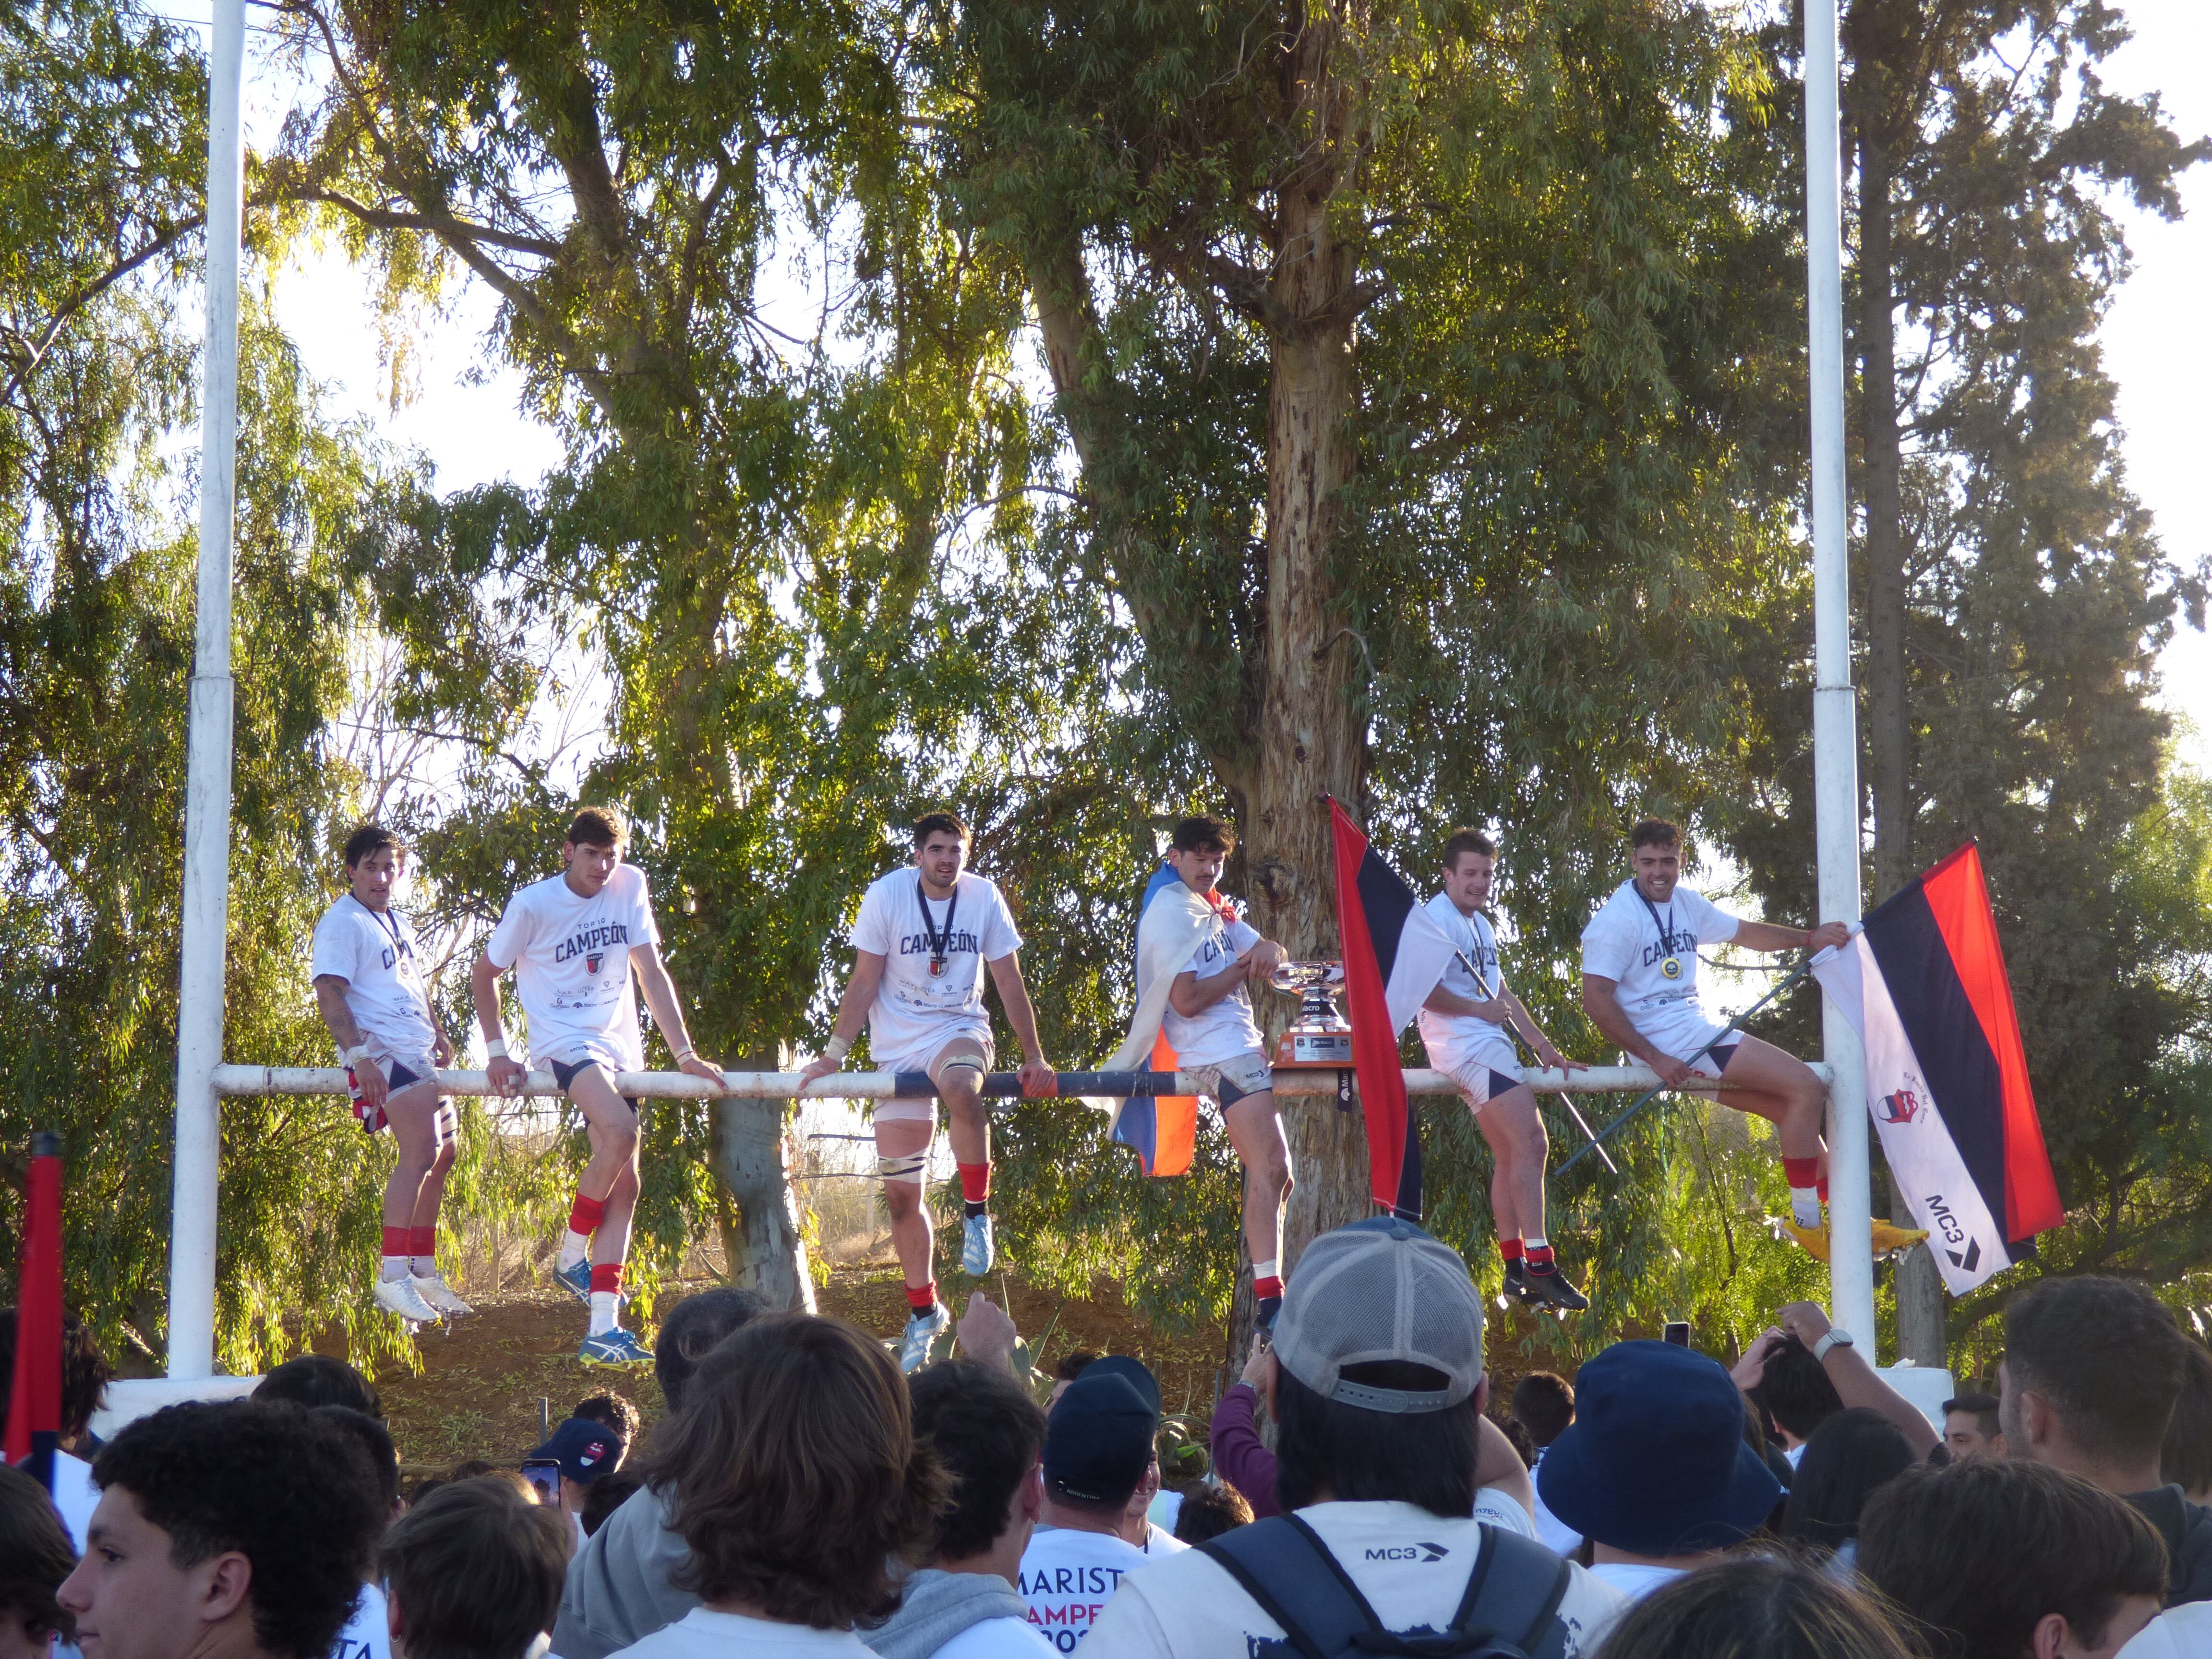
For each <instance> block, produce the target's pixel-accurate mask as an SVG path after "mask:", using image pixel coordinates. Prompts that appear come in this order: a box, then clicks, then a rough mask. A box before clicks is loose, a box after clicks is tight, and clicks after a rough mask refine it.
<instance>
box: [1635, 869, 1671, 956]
mask: <svg viewBox="0 0 2212 1659" xmlns="http://www.w3.org/2000/svg"><path fill="white" fill-rule="evenodd" d="M1629 886H1630V887H1631V888H1633V889H1634V890H1635V893H1636V896H1637V897H1638V898H1640V899H1643V900H1644V908H1645V909H1647V910H1649V911H1650V913H1651V925H1652V926H1653V927H1656V928H1657V929H1658V930H1659V948H1660V949H1661V950H1662V951H1665V952H1666V953H1667V957H1668V960H1669V961H1670V962H1671V961H1672V960H1673V959H1674V905H1673V904H1672V903H1671V902H1669V903H1668V906H1667V920H1666V921H1663V922H1662V921H1660V920H1659V907H1658V906H1657V905H1656V904H1654V903H1653V902H1651V901H1650V899H1649V898H1647V897H1645V896H1644V890H1643V889H1642V888H1641V887H1638V886H1637V885H1636V884H1635V883H1634V882H1630V883H1629Z"/></svg>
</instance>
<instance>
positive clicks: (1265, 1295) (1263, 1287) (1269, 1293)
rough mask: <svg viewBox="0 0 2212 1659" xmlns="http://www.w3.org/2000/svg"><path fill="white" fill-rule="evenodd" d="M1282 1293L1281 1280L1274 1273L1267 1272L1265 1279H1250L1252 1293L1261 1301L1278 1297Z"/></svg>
mask: <svg viewBox="0 0 2212 1659" xmlns="http://www.w3.org/2000/svg"><path fill="white" fill-rule="evenodd" d="M1282 1293H1283V1281H1282V1279H1280V1278H1279V1276H1278V1275H1276V1274H1274V1273H1269V1274H1268V1275H1267V1277H1266V1278H1265V1279H1254V1280H1253V1281H1252V1294H1253V1295H1254V1296H1255V1297H1259V1299H1260V1300H1261V1301H1262V1302H1265V1301H1267V1300H1269V1299H1270V1298H1271V1297H1279V1296H1280V1295H1282Z"/></svg>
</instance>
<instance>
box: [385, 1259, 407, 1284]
mask: <svg viewBox="0 0 2212 1659" xmlns="http://www.w3.org/2000/svg"><path fill="white" fill-rule="evenodd" d="M379 1277H380V1278H381V1279H384V1280H385V1281H386V1283H387V1284H389V1283H391V1282H392V1281H393V1280H395V1279H404V1278H406V1277H407V1258H406V1257H405V1256H404V1255H387V1256H386V1257H385V1258H384V1271H383V1273H380V1275H379Z"/></svg>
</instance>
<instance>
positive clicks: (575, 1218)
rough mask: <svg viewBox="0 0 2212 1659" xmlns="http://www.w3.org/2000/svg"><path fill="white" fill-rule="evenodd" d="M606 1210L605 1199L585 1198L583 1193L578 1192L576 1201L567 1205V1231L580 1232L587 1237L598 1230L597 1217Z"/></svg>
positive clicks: (602, 1214)
mask: <svg viewBox="0 0 2212 1659" xmlns="http://www.w3.org/2000/svg"><path fill="white" fill-rule="evenodd" d="M606 1212H607V1201H606V1200H605V1199H604V1198H586V1197H585V1196H584V1195H583V1194H581V1193H578V1194H576V1201H575V1202H574V1204H571V1205H570V1206H568V1231H570V1232H572V1233H581V1234H582V1235H583V1236H584V1237H586V1238H589V1237H591V1236H592V1234H593V1233H595V1232H597V1231H599V1218H601V1217H602V1216H604V1215H605V1214H606Z"/></svg>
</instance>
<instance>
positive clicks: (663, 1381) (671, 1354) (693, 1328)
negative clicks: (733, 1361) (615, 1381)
mask: <svg viewBox="0 0 2212 1659" xmlns="http://www.w3.org/2000/svg"><path fill="white" fill-rule="evenodd" d="M768 1310H769V1308H768V1301H767V1298H765V1297H763V1296H761V1295H760V1293H759V1292H758V1291H747V1290H740V1289H739V1288H738V1286H736V1285H715V1286H714V1288H713V1289H712V1290H706V1291H698V1292H697V1293H696V1294H694V1295H691V1296H687V1297H684V1299H683V1300H682V1301H681V1302H679V1303H678V1304H676V1305H675V1306H674V1307H673V1308H671V1309H670V1310H668V1312H667V1314H666V1316H665V1317H664V1318H663V1319H662V1320H661V1322H660V1334H659V1336H658V1337H656V1338H655V1339H654V1340H653V1379H654V1380H655V1381H656V1382H658V1383H659V1384H660V1397H661V1398H662V1399H663V1400H665V1401H667V1402H668V1409H669V1410H670V1411H671V1412H674V1411H676V1410H678V1408H679V1407H682V1405H683V1403H684V1391H685V1390H686V1389H689V1388H690V1386H691V1378H692V1376H693V1374H694V1373H696V1371H697V1370H698V1369H699V1362H700V1361H701V1360H702V1359H704V1358H706V1357H707V1355H708V1353H709V1352H712V1351H713V1350H714V1349H715V1348H716V1347H719V1346H720V1345H721V1343H722V1342H723V1340H725V1339H726V1338H727V1337H728V1336H729V1335H730V1334H731V1333H732V1332H733V1331H736V1330H738V1328H741V1327H743V1326H744V1325H746V1324H749V1323H750V1322H752V1321H753V1320H756V1319H758V1318H759V1317H760V1316H762V1315H763V1314H765V1313H766V1312H768Z"/></svg>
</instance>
